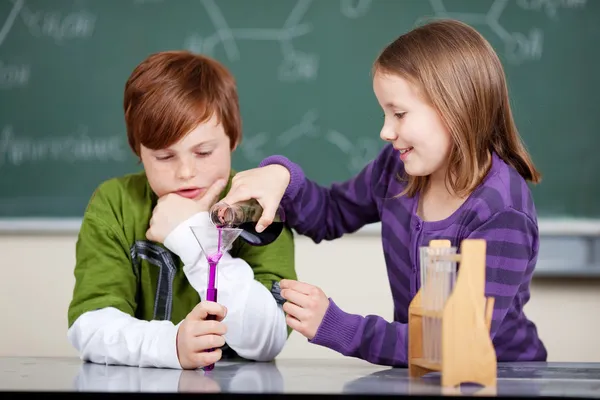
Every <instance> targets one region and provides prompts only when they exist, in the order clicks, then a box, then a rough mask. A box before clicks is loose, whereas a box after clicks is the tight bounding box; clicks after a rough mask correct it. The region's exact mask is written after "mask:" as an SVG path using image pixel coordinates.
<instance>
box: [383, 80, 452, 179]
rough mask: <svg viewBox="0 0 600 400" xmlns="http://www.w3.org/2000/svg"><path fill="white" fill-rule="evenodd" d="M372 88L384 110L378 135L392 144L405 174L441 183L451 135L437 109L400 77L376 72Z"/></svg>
mask: <svg viewBox="0 0 600 400" xmlns="http://www.w3.org/2000/svg"><path fill="white" fill-rule="evenodd" d="M373 90H374V92H375V96H376V97H377V101H378V102H379V105H380V106H381V108H382V109H383V112H384V122H383V127H382V128H381V133H380V137H381V139H383V140H384V141H386V142H390V143H392V144H393V146H394V148H395V149H396V150H397V151H398V153H399V157H400V159H401V160H402V162H403V163H404V169H405V171H406V173H407V174H409V175H412V176H429V175H431V179H432V180H436V181H437V180H438V179H441V180H442V182H443V181H444V180H445V174H446V168H447V165H448V156H449V153H450V149H451V147H452V138H451V136H450V132H449V131H448V129H446V127H445V125H444V123H443V122H442V120H441V118H440V117H439V115H438V113H437V111H436V110H435V109H434V108H433V107H432V106H431V105H430V104H429V103H427V102H426V101H425V100H424V99H423V97H422V96H421V95H420V94H419V92H418V88H416V87H415V86H414V85H412V84H411V83H410V82H409V81H407V80H405V79H403V78H401V77H400V76H396V75H391V74H383V73H380V72H377V73H376V74H375V76H374V78H373Z"/></svg>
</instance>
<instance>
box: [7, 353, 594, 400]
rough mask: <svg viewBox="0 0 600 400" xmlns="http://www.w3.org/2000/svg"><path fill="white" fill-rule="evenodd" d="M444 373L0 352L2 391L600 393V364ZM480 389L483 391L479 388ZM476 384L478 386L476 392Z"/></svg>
mask: <svg viewBox="0 0 600 400" xmlns="http://www.w3.org/2000/svg"><path fill="white" fill-rule="evenodd" d="M439 383H440V379H439V374H437V373H432V374H429V375H427V376H425V377H423V378H421V379H420V380H411V379H409V378H408V371H407V370H406V369H404V368H389V367H382V366H376V365H372V364H369V363H366V362H363V361H360V360H356V359H350V358H349V359H341V360H300V359H298V360H291V359H282V360H278V361H276V362H274V363H253V362H242V363H239V362H225V361H222V362H219V363H217V365H216V367H215V369H214V370H213V371H211V372H209V373H205V372H203V371H202V370H196V371H181V370H171V369H157V368H137V367H121V366H105V365H98V364H92V363H84V362H81V361H80V360H78V359H73V358H21V357H0V392H11V391H43V392H147V393H150V392H163V393H164V392H173V393H174V392H213V393H215V392H216V393H226V392H229V393H297V394H382V395H383V394H395V395H439V394H451V395H452V394H467V395H471V394H480V395H492V396H495V395H497V396H502V397H504V396H515V395H517V396H522V397H540V396H542V397H548V396H551V397H554V396H564V397H571V398H577V397H583V398H600V363H505V364H503V363H500V364H498V385H497V387H496V389H495V390H492V391H491V392H490V391H485V389H483V390H482V389H480V388H479V387H463V388H462V389H461V391H460V392H456V391H451V390H450V391H448V390H442V388H441V387H440V385H439ZM477 390H479V391H477ZM476 391H477V392H476Z"/></svg>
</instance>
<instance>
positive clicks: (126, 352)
mask: <svg viewBox="0 0 600 400" xmlns="http://www.w3.org/2000/svg"><path fill="white" fill-rule="evenodd" d="M107 205H108V204H107V203H106V202H105V201H104V199H103V196H102V193H101V191H98V192H97V193H96V194H95V196H94V198H93V199H92V200H91V201H90V205H89V207H88V210H87V211H86V214H85V216H84V218H83V222H82V225H81V229H80V231H79V237H78V240H77V245H76V265H75V287H74V290H73V298H72V300H71V303H70V305H69V310H68V320H69V329H68V333H67V336H68V339H69V341H70V342H71V344H72V345H73V346H74V347H75V348H76V349H77V350H78V352H79V354H80V357H81V358H82V359H83V360H86V361H92V362H95V363H101V364H117V365H131V366H142V367H145V366H151V367H166V368H181V366H180V364H179V360H178V357H177V347H176V338H177V329H178V328H177V326H174V325H173V323H171V322H170V321H141V320H139V319H136V318H134V317H133V316H134V315H135V309H136V288H137V279H136V277H135V273H134V271H133V267H132V263H131V260H130V257H129V254H128V253H129V249H128V248H127V244H126V240H125V238H124V237H123V235H122V234H119V232H117V231H116V230H115V229H114V227H115V226H118V224H117V223H116V220H115V221H114V222H115V224H112V223H109V222H107V220H110V219H111V218H114V217H112V213H111V212H110V211H109V210H107ZM98 215H102V218H100V217H99V216H98Z"/></svg>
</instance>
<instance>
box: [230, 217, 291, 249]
mask: <svg viewBox="0 0 600 400" xmlns="http://www.w3.org/2000/svg"><path fill="white" fill-rule="evenodd" d="M255 227H256V222H254V221H251V222H244V223H243V224H241V225H240V226H238V228H240V229H242V233H240V237H241V238H242V239H244V240H245V241H246V242H248V243H250V244H251V245H253V246H265V245H267V244H269V243H273V242H274V241H275V239H277V238H278V237H279V235H280V234H281V231H282V230H283V222H273V223H272V224H271V225H269V226H267V228H266V229H265V230H264V231H262V232H260V233H258V232H256V229H255Z"/></svg>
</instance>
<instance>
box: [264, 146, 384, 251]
mask: <svg viewBox="0 0 600 400" xmlns="http://www.w3.org/2000/svg"><path fill="white" fill-rule="evenodd" d="M390 149H392V148H391V147H386V148H384V150H383V151H382V152H381V153H380V154H379V156H378V157H377V158H376V159H374V160H372V161H371V162H370V163H369V164H367V166H366V167H365V168H363V169H362V171H360V172H359V173H358V175H356V176H355V177H354V178H352V179H350V180H348V181H345V182H342V183H334V184H332V185H331V186H330V187H323V186H320V185H318V184H317V183H315V182H313V181H311V180H309V179H307V178H306V177H305V176H304V173H303V171H302V169H301V168H300V166H299V165H297V164H295V163H292V162H291V161H289V160H288V159H287V158H285V157H282V156H271V157H268V158H266V159H265V160H263V161H262V162H261V164H260V165H261V166H265V165H269V164H279V165H283V166H284V167H286V168H287V169H288V170H289V171H290V175H291V180H290V184H289V186H288V188H287V190H286V193H285V195H284V197H283V199H282V202H281V204H282V206H283V208H284V211H285V219H286V222H287V224H288V225H289V226H290V227H292V228H293V229H295V230H296V231H297V232H298V233H299V234H301V235H305V236H308V237H310V238H311V239H312V240H313V241H314V242H315V243H319V242H321V241H322V240H333V239H336V238H339V237H341V236H342V235H344V234H345V233H352V232H355V231H356V230H358V229H359V228H361V227H362V226H364V225H366V224H370V223H373V222H378V221H379V211H378V208H377V203H376V202H375V197H374V195H373V190H374V187H375V184H376V183H377V182H378V180H379V177H381V175H382V173H383V166H384V165H385V164H386V162H387V161H388V158H389V154H388V153H389V151H390Z"/></svg>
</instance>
